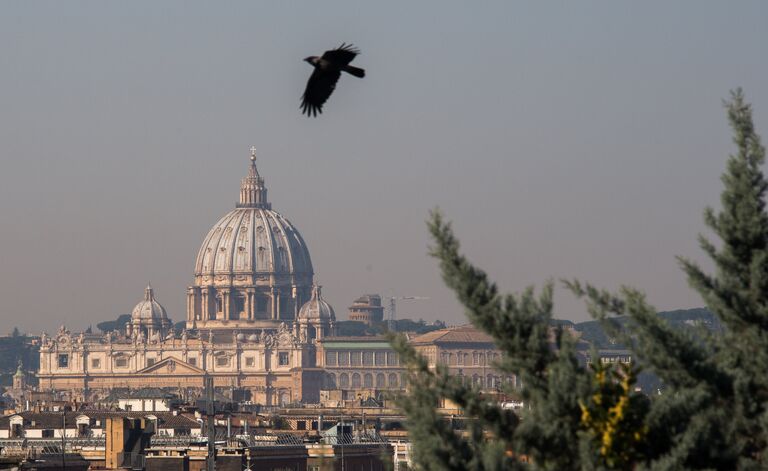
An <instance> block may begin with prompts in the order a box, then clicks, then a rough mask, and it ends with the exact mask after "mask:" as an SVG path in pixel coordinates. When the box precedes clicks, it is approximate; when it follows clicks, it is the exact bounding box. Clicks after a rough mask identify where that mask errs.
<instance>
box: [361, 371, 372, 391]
mask: <svg viewBox="0 0 768 471" xmlns="http://www.w3.org/2000/svg"><path fill="white" fill-rule="evenodd" d="M363 387H365V388H372V387H373V375H372V374H370V373H366V374H365V376H363Z"/></svg>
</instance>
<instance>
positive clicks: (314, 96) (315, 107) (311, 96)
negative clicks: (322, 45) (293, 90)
mask: <svg viewBox="0 0 768 471" xmlns="http://www.w3.org/2000/svg"><path fill="white" fill-rule="evenodd" d="M326 54H327V53H326ZM323 57H325V55H324V56H323ZM340 75H341V72H339V71H338V70H327V69H325V70H323V69H322V68H320V67H317V68H315V71H314V72H312V75H311V76H310V77H309V81H308V82H307V88H306V90H304V95H303V96H302V97H301V112H302V114H306V115H307V116H317V115H318V114H319V113H322V112H323V104H325V102H326V100H328V97H329V96H331V93H333V89H334V88H336V82H338V81H339V76H340Z"/></svg>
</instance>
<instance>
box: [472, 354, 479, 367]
mask: <svg viewBox="0 0 768 471" xmlns="http://www.w3.org/2000/svg"><path fill="white" fill-rule="evenodd" d="M472 364H473V365H474V366H477V365H479V364H480V354H479V353H477V352H473V353H472Z"/></svg>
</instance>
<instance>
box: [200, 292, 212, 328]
mask: <svg viewBox="0 0 768 471" xmlns="http://www.w3.org/2000/svg"><path fill="white" fill-rule="evenodd" d="M202 291H203V292H202V296H201V297H202V298H203V299H202V303H201V304H202V306H203V308H202V309H200V318H199V319H198V320H206V321H207V320H208V319H210V318H211V309H210V308H211V304H210V291H211V290H210V288H203V290H202Z"/></svg>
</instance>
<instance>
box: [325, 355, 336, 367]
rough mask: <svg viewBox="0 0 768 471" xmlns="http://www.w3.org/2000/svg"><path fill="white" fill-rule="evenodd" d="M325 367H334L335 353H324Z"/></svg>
mask: <svg viewBox="0 0 768 471" xmlns="http://www.w3.org/2000/svg"><path fill="white" fill-rule="evenodd" d="M325 366H336V352H325Z"/></svg>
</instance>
